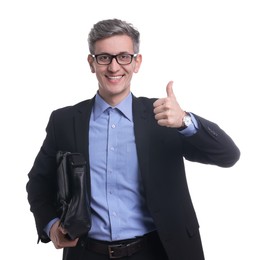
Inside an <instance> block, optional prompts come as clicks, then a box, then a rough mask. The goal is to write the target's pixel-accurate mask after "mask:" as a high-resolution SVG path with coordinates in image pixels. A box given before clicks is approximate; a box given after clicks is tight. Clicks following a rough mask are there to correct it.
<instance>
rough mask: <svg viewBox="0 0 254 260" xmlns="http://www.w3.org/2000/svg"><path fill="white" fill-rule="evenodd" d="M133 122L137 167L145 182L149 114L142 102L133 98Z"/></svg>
mask: <svg viewBox="0 0 254 260" xmlns="http://www.w3.org/2000/svg"><path fill="white" fill-rule="evenodd" d="M133 121H134V133H135V141H136V147H137V154H138V161H139V167H140V171H141V175H142V177H143V179H144V180H145V179H146V178H145V174H146V173H147V172H148V169H149V168H148V167H149V164H148V162H149V146H150V139H149V136H150V126H149V122H150V121H149V113H148V111H147V108H146V106H145V105H144V103H143V102H142V100H140V99H138V98H136V97H134V96H133Z"/></svg>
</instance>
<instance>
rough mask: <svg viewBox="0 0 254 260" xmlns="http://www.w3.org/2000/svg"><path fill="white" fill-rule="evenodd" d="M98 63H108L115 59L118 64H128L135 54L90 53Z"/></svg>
mask: <svg viewBox="0 0 254 260" xmlns="http://www.w3.org/2000/svg"><path fill="white" fill-rule="evenodd" d="M92 56H93V57H94V58H95V59H96V61H97V63H98V64H99V65H109V64H110V63H111V62H112V60H113V59H116V61H117V63H118V64H120V65H128V64H130V63H131V62H132V60H133V57H136V56H137V54H129V53H121V54H117V55H111V54H97V55H92Z"/></svg>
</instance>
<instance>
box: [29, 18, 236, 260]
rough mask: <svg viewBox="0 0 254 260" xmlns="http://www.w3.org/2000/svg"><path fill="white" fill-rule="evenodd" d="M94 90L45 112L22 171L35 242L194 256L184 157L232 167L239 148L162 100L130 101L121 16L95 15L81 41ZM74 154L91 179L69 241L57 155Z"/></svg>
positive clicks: (131, 51)
mask: <svg viewBox="0 0 254 260" xmlns="http://www.w3.org/2000/svg"><path fill="white" fill-rule="evenodd" d="M88 42H89V49H90V54H89V55H88V63H89V65H90V68H91V72H92V73H95V74H96V77H97V79H98V84H99V89H98V92H97V94H96V96H95V97H94V98H92V99H90V100H86V101H83V102H81V103H79V104H77V105H74V106H70V107H65V108H62V109H58V110H56V111H54V112H53V113H52V115H51V117H50V120H49V123H48V126H47V136H46V138H45V140H44V143H43V145H42V147H41V149H40V151H39V153H38V155H37V157H36V160H35V162H34V165H33V167H32V169H31V171H30V173H29V181H28V184H27V191H28V200H29V203H30V205H31V211H32V212H33V214H34V217H35V221H36V226H37V231H38V234H39V239H40V240H41V241H43V242H48V241H50V240H51V241H52V242H53V243H54V245H55V247H56V248H64V253H63V259H66V260H75V259H86V260H94V259H96V260H100V259H109V258H121V259H131V260H136V259H137V260H141V259H146V260H149V259H150V260H155V259H156V260H158V259H160V260H164V259H165V260H166V259H172V260H187V259H188V260H202V259H204V254H203V250H202V244H201V240H200V235H199V224H198V221H197V218H196V214H195V211H194V208H193V205H192V202H191V198H190V195H189V191H188V187H187V181H186V176H185V170H184V160H183V158H185V159H187V160H190V161H195V162H200V163H204V164H212V165H217V166H221V167H231V166H233V165H234V164H235V163H236V162H237V160H238V159H239V156H240V152H239V150H238V148H237V147H236V145H235V144H234V142H233V141H232V139H231V138H230V137H229V136H228V135H227V134H226V133H225V132H224V131H223V130H221V129H220V128H219V127H218V126H217V125H216V124H214V123H212V122H210V121H208V120H206V119H204V118H201V117H200V116H198V115H195V114H193V113H187V112H185V111H184V110H183V109H182V108H181V107H180V105H179V104H178V102H177V100H176V97H175V95H174V93H173V89H172V85H173V82H172V81H170V82H169V83H168V85H167V87H166V92H167V97H165V98H161V99H157V100H156V99H148V98H143V97H142V98H137V97H135V96H134V95H133V94H132V93H131V91H130V86H131V79H132V76H133V73H137V72H138V71H139V68H140V66H141V63H142V56H141V54H139V32H138V31H137V30H136V29H135V28H134V27H133V26H132V25H131V24H128V23H126V22H124V21H121V20H117V19H112V20H104V21H100V22H98V23H97V24H95V25H94V27H93V28H92V29H91V32H90V34H89V38H88ZM59 150H63V151H69V152H80V153H82V154H84V156H85V158H86V160H87V168H88V174H89V178H90V187H89V192H90V194H91V210H92V228H91V230H90V231H89V233H88V236H87V237H80V238H77V239H75V240H69V239H68V238H67V237H66V231H65V230H64V229H63V228H62V227H61V226H59V219H58V217H59V216H58V215H57V213H56V208H55V204H54V198H55V194H56V185H55V183H56V159H55V158H56V153H57V152H58V151H59Z"/></svg>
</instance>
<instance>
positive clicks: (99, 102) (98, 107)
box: [93, 93, 133, 122]
mask: <svg viewBox="0 0 254 260" xmlns="http://www.w3.org/2000/svg"><path fill="white" fill-rule="evenodd" d="M108 108H117V109H118V110H119V111H121V112H122V114H123V115H124V116H125V117H126V118H127V119H128V120H130V121H131V122H132V121H133V117H132V94H131V93H129V95H128V96H127V97H126V98H125V99H124V100H122V101H121V102H120V103H119V104H118V105H116V106H115V107H112V106H110V105H109V104H108V103H107V102H106V101H104V100H103V99H102V97H101V96H100V95H99V94H98V93H97V94H96V96H95V102H94V107H93V113H94V120H96V119H97V118H98V117H100V116H101V115H102V113H103V112H104V111H105V110H107V109H108Z"/></svg>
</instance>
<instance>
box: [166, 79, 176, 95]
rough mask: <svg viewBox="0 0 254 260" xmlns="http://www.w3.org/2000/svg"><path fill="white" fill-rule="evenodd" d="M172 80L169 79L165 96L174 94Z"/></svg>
mask: <svg viewBox="0 0 254 260" xmlns="http://www.w3.org/2000/svg"><path fill="white" fill-rule="evenodd" d="M173 83H174V82H173V81H172V80H171V81H169V83H168V85H167V87H166V91H167V96H168V97H173V96H174V92H173Z"/></svg>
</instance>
